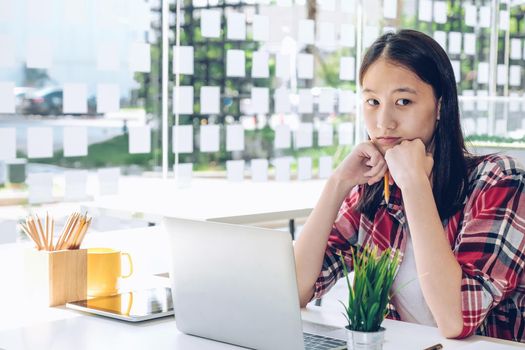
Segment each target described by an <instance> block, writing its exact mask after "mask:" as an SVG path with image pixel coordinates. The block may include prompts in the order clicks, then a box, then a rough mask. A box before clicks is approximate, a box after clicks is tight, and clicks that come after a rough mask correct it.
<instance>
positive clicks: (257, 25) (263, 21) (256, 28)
mask: <svg viewBox="0 0 525 350" xmlns="http://www.w3.org/2000/svg"><path fill="white" fill-rule="evenodd" d="M252 31H253V40H255V41H268V40H269V39H270V18H269V17H268V16H262V15H254V16H253V29H252Z"/></svg>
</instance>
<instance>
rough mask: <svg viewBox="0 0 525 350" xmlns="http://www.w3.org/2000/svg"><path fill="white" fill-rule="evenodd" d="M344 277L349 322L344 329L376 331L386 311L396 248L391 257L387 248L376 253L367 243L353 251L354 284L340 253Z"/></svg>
mask: <svg viewBox="0 0 525 350" xmlns="http://www.w3.org/2000/svg"><path fill="white" fill-rule="evenodd" d="M339 257H340V259H341V261H342V263H343V271H344V276H345V278H346V283H347V285H348V305H345V304H344V303H343V302H341V304H343V306H344V307H345V311H346V312H345V313H344V316H345V317H346V319H347V321H348V326H347V328H348V329H349V330H352V331H359V332H377V331H378V330H379V328H380V327H381V323H382V322H383V320H384V318H385V316H386V315H387V312H388V303H389V302H390V299H391V297H392V296H393V294H391V293H390V289H391V287H392V284H393V283H394V277H395V275H396V271H397V268H398V266H399V263H400V258H399V251H396V252H395V254H394V255H393V256H392V250H391V249H390V248H388V249H386V250H384V251H383V252H382V253H378V250H377V246H375V247H374V248H373V249H371V248H370V247H369V246H366V247H364V248H363V249H362V251H361V252H358V253H354V250H353V249H352V262H353V267H354V283H353V285H352V284H351V283H350V278H349V277H348V268H347V266H346V263H345V260H344V258H343V255H342V253H341V252H339Z"/></svg>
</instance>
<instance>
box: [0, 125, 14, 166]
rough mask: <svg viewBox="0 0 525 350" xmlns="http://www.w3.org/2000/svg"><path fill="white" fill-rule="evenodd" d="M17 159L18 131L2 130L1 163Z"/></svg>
mask: <svg viewBox="0 0 525 350" xmlns="http://www.w3.org/2000/svg"><path fill="white" fill-rule="evenodd" d="M12 159H16V129H15V128H0V161H2V160H12Z"/></svg>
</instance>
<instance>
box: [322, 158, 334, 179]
mask: <svg viewBox="0 0 525 350" xmlns="http://www.w3.org/2000/svg"><path fill="white" fill-rule="evenodd" d="M332 168H333V165H332V157H330V156H322V157H319V178H320V179H328V178H329V177H330V175H332Z"/></svg>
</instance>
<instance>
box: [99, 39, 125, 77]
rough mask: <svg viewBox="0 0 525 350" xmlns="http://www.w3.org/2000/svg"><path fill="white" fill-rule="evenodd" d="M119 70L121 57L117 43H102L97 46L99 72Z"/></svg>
mask: <svg viewBox="0 0 525 350" xmlns="http://www.w3.org/2000/svg"><path fill="white" fill-rule="evenodd" d="M119 69H120V56H119V51H118V45H117V43H115V42H108V41H104V42H100V43H99V44H98V45H97V70H101V71H118V70H119Z"/></svg>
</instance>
